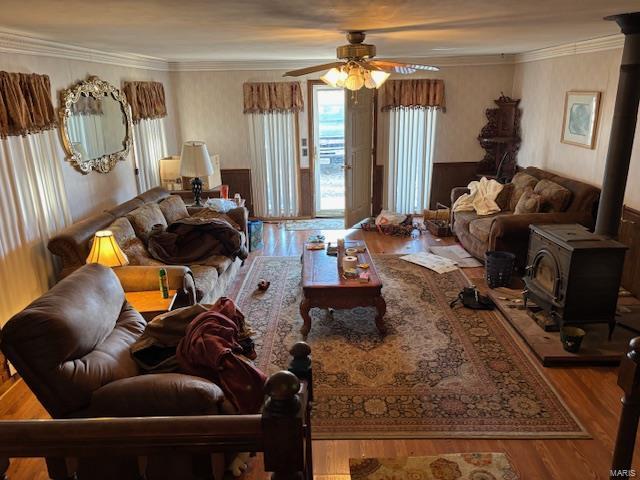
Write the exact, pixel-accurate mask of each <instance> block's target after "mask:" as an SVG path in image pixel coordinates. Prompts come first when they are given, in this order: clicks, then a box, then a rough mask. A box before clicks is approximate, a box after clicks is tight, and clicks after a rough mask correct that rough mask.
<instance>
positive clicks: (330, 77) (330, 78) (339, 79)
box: [320, 67, 348, 88]
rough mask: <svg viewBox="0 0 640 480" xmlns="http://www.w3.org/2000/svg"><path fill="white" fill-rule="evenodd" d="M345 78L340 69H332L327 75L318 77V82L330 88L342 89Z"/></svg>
mask: <svg viewBox="0 0 640 480" xmlns="http://www.w3.org/2000/svg"><path fill="white" fill-rule="evenodd" d="M347 77H348V74H347V72H345V71H344V70H342V69H341V68H335V67H334V68H332V69H331V70H329V71H327V73H325V74H324V75H322V76H321V77H320V80H322V81H323V82H324V83H326V84H327V85H329V86H331V87H340V88H342V87H343V86H344V82H345V80H346V79H347Z"/></svg>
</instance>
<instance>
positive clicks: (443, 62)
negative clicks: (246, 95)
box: [168, 55, 514, 72]
mask: <svg viewBox="0 0 640 480" xmlns="http://www.w3.org/2000/svg"><path fill="white" fill-rule="evenodd" d="M390 60H397V61H403V62H408V63H411V62H414V63H426V64H433V65H437V66H443V67H461V66H472V65H503V64H504V65H509V64H512V63H513V62H514V55H466V56H458V57H412V58H392V59H390ZM331 61H335V59H333V58H323V59H311V60H243V61H233V60H231V61H224V60H221V61H217V60H186V61H185V60H169V62H168V66H169V71H172V72H223V71H239V70H254V71H258V70H292V69H296V68H305V67H309V66H311V65H317V64H323V63H329V62H331Z"/></svg>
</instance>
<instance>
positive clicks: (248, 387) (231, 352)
mask: <svg viewBox="0 0 640 480" xmlns="http://www.w3.org/2000/svg"><path fill="white" fill-rule="evenodd" d="M223 311H224V310H223ZM239 327H240V326H239V325H238V324H237V322H236V321H234V320H233V319H231V318H229V317H228V316H226V315H224V314H223V313H221V312H220V311H215V310H213V309H212V310H209V311H207V312H204V313H201V314H200V315H198V316H197V317H196V318H195V319H194V320H193V321H192V322H191V323H190V324H189V326H188V327H187V330H186V332H185V336H184V338H183V339H182V340H181V341H180V343H179V344H178V349H177V352H176V357H177V359H178V363H179V365H180V367H181V369H182V370H183V371H184V372H185V373H188V374H190V375H196V376H199V377H203V378H207V379H209V380H211V381H212V382H214V383H215V384H216V385H218V386H219V387H220V388H221V389H222V391H223V392H224V394H225V397H226V398H227V400H229V401H230V402H231V403H232V404H233V406H234V407H235V408H236V409H237V410H238V413H242V414H244V413H258V412H259V411H260V408H261V407H262V403H263V400H264V393H263V389H264V383H265V382H266V380H267V377H266V375H265V374H264V373H262V372H261V371H260V370H259V369H258V368H256V367H255V366H254V365H253V363H251V362H250V361H248V360H246V359H245V358H244V357H243V356H242V355H241V353H242V347H241V346H240V344H239V343H238V334H239Z"/></svg>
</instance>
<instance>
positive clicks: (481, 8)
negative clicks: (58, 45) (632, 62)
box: [0, 0, 640, 61]
mask: <svg viewBox="0 0 640 480" xmlns="http://www.w3.org/2000/svg"><path fill="white" fill-rule="evenodd" d="M639 10H640V0H528V1H526V0H396V1H386V2H383V1H376V0H351V1H341V0H333V1H331V0H235V1H220V0H102V1H100V2H98V1H94V0H89V1H87V0H2V7H1V8H0V29H1V30H4V31H8V32H13V33H19V34H24V35H28V36H31V37H35V38H39V39H43V40H50V41H56V42H62V43H68V44H72V45H77V46H82V47H87V48H93V49H98V50H103V51H107V52H119V53H136V54H140V55H148V56H153V57H158V58H162V59H166V60H173V61H181V60H182V61H186V60H220V61H232V60H238V61H242V60H300V59H325V58H326V59H331V58H334V57H335V47H336V46H337V45H340V44H344V43H346V42H345V39H344V35H343V33H342V32H344V31H346V30H360V29H363V30H368V31H369V34H368V36H367V43H373V44H375V45H376V46H377V49H378V56H379V57H433V56H457V55H474V54H500V53H520V52H526V51H531V50H536V49H539V48H544V47H549V46H554V45H559V44H564V43H571V42H575V41H579V40H586V39H590V38H595V37H601V36H606V35H611V34H615V33H618V32H619V29H618V27H617V25H616V24H615V23H614V22H607V21H604V20H602V17H604V16H606V15H611V14H616V13H624V12H632V11H639Z"/></svg>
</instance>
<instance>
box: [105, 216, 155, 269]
mask: <svg viewBox="0 0 640 480" xmlns="http://www.w3.org/2000/svg"><path fill="white" fill-rule="evenodd" d="M107 230H111V231H112V232H113V236H114V238H115V239H116V242H117V243H118V245H119V246H120V248H121V249H122V251H123V252H124V253H125V255H126V256H127V258H128V259H129V265H162V263H161V262H158V261H157V260H155V259H154V258H151V257H150V256H149V253H148V252H147V249H146V248H145V246H144V244H143V243H142V240H140V239H139V238H138V237H136V233H135V232H134V231H133V227H132V226H131V222H129V220H128V219H127V218H126V217H120V218H118V219H116V220H115V221H114V222H113V223H112V224H111V225H109V226H108V227H107Z"/></svg>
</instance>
